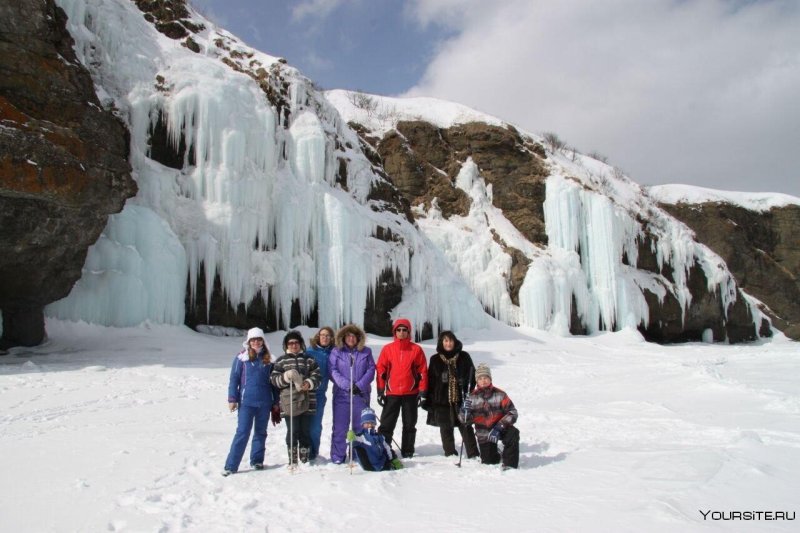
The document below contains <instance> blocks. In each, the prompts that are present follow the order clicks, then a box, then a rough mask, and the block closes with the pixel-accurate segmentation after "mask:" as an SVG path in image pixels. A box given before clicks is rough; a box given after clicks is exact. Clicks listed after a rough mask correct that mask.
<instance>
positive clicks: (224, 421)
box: [0, 320, 800, 533]
mask: <svg viewBox="0 0 800 533" xmlns="http://www.w3.org/2000/svg"><path fill="white" fill-rule="evenodd" d="M47 327H48V333H49V335H50V338H49V341H48V342H47V343H45V344H44V345H42V346H40V347H37V348H33V349H30V348H24V349H23V348H16V349H13V350H11V351H10V353H9V354H8V355H5V356H2V357H0V412H1V413H2V414H1V415H0V457H2V466H3V468H2V470H3V475H2V476H1V477H0V480H1V481H0V491H2V494H3V498H0V517H2V519H1V520H0V524H2V527H1V529H2V530H3V531H37V532H38V531H270V532H283V531H295V532H298V531H355V530H360V529H364V528H377V529H378V530H380V531H382V532H383V533H391V532H395V531H397V532H403V533H408V532H409V531H425V530H438V531H459V532H467V531H487V530H502V531H642V530H647V531H693V530H694V531H699V530H712V531H713V530H720V531H742V530H745V529H747V530H756V529H758V530H773V531H790V530H792V531H794V530H797V528H798V522H797V521H784V520H772V521H766V520H762V521H758V522H756V521H748V522H734V523H732V522H730V521H721V520H719V521H714V520H712V516H717V517H719V516H720V515H719V514H716V515H714V513H715V512H716V513H725V516H730V514H729V513H730V512H740V511H741V512H758V511H772V512H788V513H789V516H792V515H793V514H796V512H797V511H800V509H799V507H800V503H798V502H800V500H798V498H797V494H800V344H798V343H794V342H789V341H786V340H784V339H782V338H778V339H775V340H772V341H768V342H763V343H759V344H750V345H736V346H727V345H711V344H689V345H682V346H657V345H652V344H647V343H645V342H643V341H642V340H641V338H640V337H639V336H638V334H637V333H635V332H632V331H622V332H618V333H613V334H602V335H596V336H592V337H574V338H561V337H556V336H551V335H549V334H547V333H543V332H540V331H533V330H525V329H515V328H510V327H507V326H504V325H499V324H497V323H495V324H494V325H493V326H492V328H491V329H488V330H469V331H460V332H458V333H459V336H460V338H461V339H462V340H463V342H464V345H465V349H466V350H467V351H469V352H470V353H471V354H472V355H473V357H474V359H475V360H476V361H477V362H481V361H484V362H488V363H489V364H490V365H491V366H492V367H493V373H494V378H495V384H496V385H498V386H499V387H501V388H503V389H505V390H506V391H507V392H508V393H509V395H510V396H511V398H512V399H513V400H514V402H515V403H516V405H517V407H518V409H519V411H520V419H519V423H518V427H519V428H520V430H521V432H522V443H521V461H520V469H519V470H517V471H507V472H501V471H500V470H499V469H498V468H497V467H489V466H483V465H480V464H479V463H477V462H474V461H465V463H466V464H465V466H464V467H463V468H461V469H458V468H456V467H455V466H454V461H453V460H452V458H445V457H443V456H442V454H441V447H440V443H439V436H438V430H437V429H436V428H432V427H429V426H426V425H425V424H424V413H422V412H421V416H420V418H421V422H420V424H419V426H418V428H419V432H418V442H417V451H418V455H417V456H416V457H414V458H413V459H411V460H408V461H406V469H404V470H402V471H397V472H390V473H366V472H362V471H361V470H359V469H355V470H353V471H352V472H351V471H350V469H349V468H347V466H336V465H333V464H330V463H327V461H323V462H322V464H319V465H315V466H303V467H302V468H301V469H300V471H299V472H296V473H294V474H292V473H290V472H289V471H288V470H287V469H286V467H285V463H286V458H285V455H286V454H285V446H284V442H283V439H284V435H285V431H284V428H283V427H282V426H280V427H277V428H272V427H271V428H270V434H269V437H268V441H267V464H268V468H267V469H266V470H265V471H263V472H253V471H251V472H245V473H241V474H237V475H234V476H231V477H229V478H223V477H222V476H221V475H220V471H221V469H222V465H223V461H224V458H225V455H226V454H227V451H228V447H229V445H230V439H231V437H232V436H233V431H234V428H235V424H236V420H235V415H232V414H230V413H229V412H228V411H227V408H226V407H227V406H226V387H227V379H228V371H229V364H230V362H231V359H232V357H233V355H234V353H235V352H236V351H237V350H238V348H239V346H240V344H239V343H240V342H241V339H239V338H231V337H228V338H221V337H212V336H206V335H202V334H199V333H195V332H192V331H190V330H189V329H187V328H183V327H175V326H141V327H137V328H107V327H101V326H89V325H86V324H77V323H71V322H61V321H56V320H50V321H49V322H48V324H47ZM301 329H302V330H303V332H304V333H309V332H310V330H308V329H305V328H301ZM280 338H281V334H278V333H276V334H271V335H269V336H268V340H269V342H270V344H271V346H273V347H275V346H279V344H280ZM387 340H388V339H384V338H378V337H374V336H370V338H369V345H370V346H371V347H372V348H373V350H374V351H375V352H376V353H377V352H378V351H379V350H380V348H381V346H382V345H383V344H384V343H386V342H387ZM423 347H424V348H425V351H426V354H428V355H430V354H431V353H432V352H433V343H431V342H425V343H423ZM329 431H330V418H329V416H328V418H326V421H325V431H324V433H323V442H322V455H323V456H324V457H327V456H328V449H329ZM457 442H458V437H457ZM246 458H247V455H245V461H244V463H243V467H246V461H247V459H246ZM702 513H707V515H706V516H707V519H706V520H704V518H703V514H702ZM762 516H763V517H765V516H766V515H762ZM775 516H780V515H773V516H772V517H773V518H774V517H775Z"/></svg>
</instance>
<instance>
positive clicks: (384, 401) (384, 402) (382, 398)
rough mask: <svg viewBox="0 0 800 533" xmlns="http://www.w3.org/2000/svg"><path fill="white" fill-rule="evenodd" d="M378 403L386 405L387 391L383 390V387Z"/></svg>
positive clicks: (379, 392) (379, 393)
mask: <svg viewBox="0 0 800 533" xmlns="http://www.w3.org/2000/svg"><path fill="white" fill-rule="evenodd" d="M378 405H380V406H381V407H383V406H384V405H386V393H385V392H384V391H383V389H380V390H379V391H378Z"/></svg>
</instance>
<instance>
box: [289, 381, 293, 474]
mask: <svg viewBox="0 0 800 533" xmlns="http://www.w3.org/2000/svg"><path fill="white" fill-rule="evenodd" d="M293 385H294V382H293V381H291V380H290V381H289V470H290V471H291V472H292V473H294V416H293V415H294V405H293V404H294V395H293V394H292V388H293V387H292V386H293Z"/></svg>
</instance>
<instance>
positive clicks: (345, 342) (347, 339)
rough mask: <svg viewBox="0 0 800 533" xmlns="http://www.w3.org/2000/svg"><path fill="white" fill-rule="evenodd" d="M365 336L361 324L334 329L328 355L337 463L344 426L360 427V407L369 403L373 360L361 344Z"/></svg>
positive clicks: (343, 442)
mask: <svg viewBox="0 0 800 533" xmlns="http://www.w3.org/2000/svg"><path fill="white" fill-rule="evenodd" d="M366 340H367V336H366V334H365V333H364V331H363V330H362V329H361V328H359V327H358V326H356V325H354V324H348V325H346V326H344V327H342V329H340V330H339V331H338V332H337V333H336V347H335V348H334V349H333V351H332V352H331V355H330V358H329V359H328V371H329V372H330V376H331V381H333V431H332V432H331V461H333V462H334V463H335V464H341V463H343V462H344V461H345V459H346V458H347V430H348V429H353V430H360V428H361V410H362V409H364V408H365V407H369V397H370V392H371V391H372V385H371V384H372V380H373V379H375V360H374V359H373V358H372V350H370V349H369V348H367V347H366V346H364V344H365V343H366ZM351 370H352V373H351ZM351 376H352V379H351ZM351 393H352V396H353V398H352V399H353V410H352V412H351V411H350V395H351Z"/></svg>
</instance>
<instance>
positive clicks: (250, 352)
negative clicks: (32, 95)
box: [222, 328, 280, 476]
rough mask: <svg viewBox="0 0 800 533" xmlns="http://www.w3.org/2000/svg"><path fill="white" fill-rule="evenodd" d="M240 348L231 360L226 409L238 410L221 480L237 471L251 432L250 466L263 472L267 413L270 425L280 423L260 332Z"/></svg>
mask: <svg viewBox="0 0 800 533" xmlns="http://www.w3.org/2000/svg"><path fill="white" fill-rule="evenodd" d="M242 346H243V347H244V348H245V349H244V350H242V351H241V352H240V353H239V354H238V355H237V356H236V357H234V358H233V365H232V366H231V375H230V380H229V382H228V408H229V409H230V410H231V412H234V411H236V410H237V409H238V410H239V420H238V424H237V426H236V434H235V435H234V436H233V442H232V443H231V451H230V452H229V453H228V458H227V459H226V460H225V469H224V470H223V471H222V475H223V476H228V475H230V474H233V473H235V472H237V471H238V470H239V463H241V462H242V456H243V455H244V450H245V448H246V447H247V440H248V439H249V438H250V429H251V428H253V442H252V443H251V444H250V466H252V467H253V468H255V469H256V470H261V469H263V468H264V450H265V446H266V442H267V422H268V421H269V418H270V413H273V415H272V424H273V425H275V424H277V423H280V406H279V405H278V400H279V396H278V390H277V389H276V388H275V387H273V386H272V384H271V383H270V381H269V376H270V373H271V372H272V358H271V355H270V353H269V346H268V345H267V340H266V339H265V338H264V332H263V331H262V330H261V328H252V329H251V330H249V331H248V332H247V339H246V340H245V341H244V342H243V343H242Z"/></svg>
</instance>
